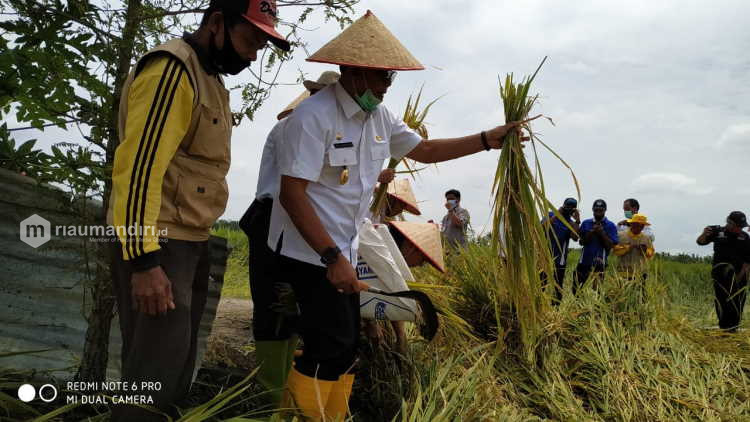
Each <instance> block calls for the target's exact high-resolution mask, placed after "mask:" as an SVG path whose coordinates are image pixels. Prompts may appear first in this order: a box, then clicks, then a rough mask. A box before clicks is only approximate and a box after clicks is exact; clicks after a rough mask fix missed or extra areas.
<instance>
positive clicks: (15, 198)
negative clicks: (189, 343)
mask: <svg viewBox="0 0 750 422" xmlns="http://www.w3.org/2000/svg"><path fill="white" fill-rule="evenodd" d="M68 202H69V198H68V197H67V196H66V195H65V193H63V192H61V191H59V190H56V189H54V188H50V187H44V186H39V185H37V184H36V182H34V181H33V180H32V179H30V178H27V177H24V176H21V175H18V174H15V173H12V172H9V171H6V170H3V169H0V216H1V218H0V352H7V351H30V350H42V349H53V350H54V351H53V352H46V353H39V354H34V355H20V356H15V357H11V358H4V359H2V360H0V366H3V367H9V368H16V369H33V370H40V371H59V373H57V374H56V375H59V376H63V377H64V376H66V375H68V374H72V373H73V372H75V369H76V367H77V365H78V362H79V361H80V358H81V356H82V352H83V344H84V338H85V332H86V328H87V323H86V321H85V319H84V317H83V301H84V289H83V286H84V283H85V281H86V279H87V278H86V274H87V273H86V264H85V259H84V252H83V251H84V249H83V247H82V240H81V239H80V238H75V237H62V236H54V233H53V235H52V238H51V240H50V241H49V242H47V243H45V244H43V245H41V246H39V247H38V248H33V247H31V246H29V245H27V244H26V243H24V242H22V241H21V240H20V237H19V236H20V223H21V221H23V220H24V219H26V218H27V217H29V216H31V215H32V214H37V215H39V216H41V217H43V218H45V219H47V220H49V221H50V225H51V226H52V227H56V226H71V225H80V224H85V225H91V221H90V220H89V221H87V222H83V221H82V220H83V219H82V218H81V217H80V216H78V215H76V214H75V213H74V212H72V211H71V210H70V207H69V206H68ZM95 207H100V205H98V204H93V203H92V211H93V212H98V210H96V208H95ZM210 242H211V250H212V266H211V283H210V285H209V298H208V301H207V304H206V312H205V314H204V318H203V320H202V321H201V337H200V346H201V347H200V351H199V353H200V355H201V356H202V354H203V350H205V342H206V339H207V338H208V334H209V333H210V328H211V325H212V324H213V319H214V316H215V313H216V308H217V306H218V301H219V297H220V294H221V286H222V284H223V275H224V271H225V265H226V258H227V255H228V250H227V242H226V240H225V239H222V238H217V237H212V238H211V241H210ZM111 334H112V335H111V338H110V348H109V351H110V358H109V369H108V377H109V378H110V379H117V378H119V363H120V347H121V346H120V344H121V343H120V338H119V335H120V332H119V325H118V322H117V320H116V319H115V320H114V321H113V326H112V330H111Z"/></svg>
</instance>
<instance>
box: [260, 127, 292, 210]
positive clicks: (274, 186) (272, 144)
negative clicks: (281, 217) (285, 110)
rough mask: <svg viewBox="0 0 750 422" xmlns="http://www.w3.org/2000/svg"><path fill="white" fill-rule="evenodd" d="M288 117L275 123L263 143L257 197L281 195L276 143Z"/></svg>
mask: <svg viewBox="0 0 750 422" xmlns="http://www.w3.org/2000/svg"><path fill="white" fill-rule="evenodd" d="M286 119H287V118H286V117H284V118H283V119H281V120H279V121H278V122H277V123H276V125H274V127H273V129H271V132H270V133H269V134H268V138H266V143H265V145H263V154H262V155H261V157H260V172H259V173H258V187H257V188H256V190H255V199H264V198H271V199H273V198H276V197H278V196H279V184H280V183H281V176H280V175H279V166H278V164H277V162H276V145H277V144H278V143H279V139H280V138H281V135H282V134H283V131H284V125H285V124H286Z"/></svg>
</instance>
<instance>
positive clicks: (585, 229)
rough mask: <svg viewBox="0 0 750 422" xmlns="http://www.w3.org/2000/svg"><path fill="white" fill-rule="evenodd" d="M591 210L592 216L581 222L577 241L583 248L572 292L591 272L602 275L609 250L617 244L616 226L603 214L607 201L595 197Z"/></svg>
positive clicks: (598, 275)
mask: <svg viewBox="0 0 750 422" xmlns="http://www.w3.org/2000/svg"><path fill="white" fill-rule="evenodd" d="M592 210H593V212H594V218H589V219H587V220H584V221H583V223H582V224H581V231H580V235H579V236H580V240H579V242H580V243H581V245H582V246H583V250H582V251H581V259H580V260H579V261H578V266H577V267H576V272H575V275H574V281H573V293H574V294H575V292H576V290H577V289H578V287H580V286H581V285H583V283H585V282H586V280H587V279H588V278H589V275H591V273H592V272H593V273H594V275H595V277H596V278H597V279H601V278H602V277H603V276H604V270H605V268H606V267H607V258H608V257H609V252H610V250H612V247H613V246H614V245H616V244H617V227H616V226H615V223H613V222H611V221H609V220H608V219H607V217H606V216H605V213H606V212H607V203H606V202H604V200H603V199H597V200H596V201H594V206H593V207H592Z"/></svg>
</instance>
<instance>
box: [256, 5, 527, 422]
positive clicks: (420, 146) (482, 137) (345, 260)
mask: <svg viewBox="0 0 750 422" xmlns="http://www.w3.org/2000/svg"><path fill="white" fill-rule="evenodd" d="M308 60H309V61H317V62H323V63H331V64H338V65H340V70H341V79H340V80H339V82H338V83H336V84H334V85H331V86H328V87H326V88H324V89H323V90H321V91H320V92H319V93H318V94H316V95H315V96H313V97H310V98H309V99H308V100H306V101H304V102H303V103H302V104H300V105H299V106H298V107H297V109H296V110H295V112H294V113H292V115H291V116H289V120H288V122H287V124H286V125H285V127H284V135H283V138H284V142H283V144H281V145H279V147H278V151H277V159H278V163H279V171H280V173H281V175H282V178H281V189H280V192H279V201H274V205H273V211H272V215H271V229H270V233H269V238H268V245H269V247H271V248H272V249H274V250H275V251H277V253H278V259H279V264H278V265H279V270H280V271H279V277H280V279H281V280H283V281H285V282H289V283H291V284H292V287H293V288H294V293H295V295H296V297H297V301H298V303H299V305H300V310H301V317H300V325H299V330H300V335H301V336H302V339H303V342H304V345H305V349H304V354H303V355H302V356H301V357H298V358H296V360H295V367H294V368H293V369H292V371H291V373H290V375H289V379H288V381H287V383H288V388H289V391H290V393H291V396H292V398H293V399H294V402H295V405H296V406H297V407H298V408H299V409H300V410H301V411H302V413H303V414H304V415H305V416H306V417H308V418H313V419H320V418H342V417H345V415H346V413H347V404H348V399H349V395H350V394H351V387H352V384H353V382H354V375H353V374H352V369H353V367H354V364H355V360H356V355H357V341H358V338H359V323H360V314H359V297H358V294H357V293H358V292H359V291H360V290H361V289H362V287H361V286H362V285H361V284H360V283H359V282H358V280H357V272H356V271H355V268H354V265H356V258H357V248H358V234H357V230H358V228H359V227H360V226H361V225H362V222H363V221H364V219H365V218H366V217H368V216H369V204H370V199H371V198H372V194H373V190H374V187H375V182H376V180H377V177H378V174H379V173H380V170H381V169H382V167H383V164H384V162H385V160H386V159H388V158H390V157H393V158H395V159H401V158H403V157H405V156H406V157H409V158H411V159H413V160H416V161H419V162H422V163H437V162H441V161H447V160H452V159H455V158H459V157H463V156H465V155H469V154H473V153H477V152H480V151H482V150H484V149H486V150H489V149H499V148H501V147H502V142H503V138H504V137H505V135H506V134H507V133H508V131H510V130H517V129H516V127H517V125H518V124H517V123H510V124H506V125H503V126H499V127H496V128H493V129H490V130H488V131H486V132H481V133H480V134H474V135H469V136H466V137H463V138H454V139H442V140H432V141H429V142H424V141H423V140H422V138H421V137H420V136H419V135H418V134H416V133H415V132H414V131H412V130H411V129H409V128H408V127H407V126H406V124H405V123H404V122H403V121H402V120H401V119H400V118H397V117H396V116H394V115H393V113H391V112H390V111H389V110H388V109H387V108H386V107H385V106H383V105H381V104H380V102H381V101H382V99H383V97H384V95H385V93H386V92H387V90H388V88H389V86H390V85H391V83H392V82H393V78H394V76H395V70H420V69H423V66H422V65H421V64H420V63H419V62H418V61H417V60H416V59H415V58H414V57H413V56H412V55H411V53H409V52H408V51H407V50H406V49H405V48H404V47H403V46H402V45H401V43H400V42H398V40H397V39H396V38H395V37H394V36H393V35H392V34H391V33H390V32H389V31H388V30H387V29H386V28H385V26H384V25H383V24H382V23H381V22H380V21H379V20H378V19H377V18H376V17H375V16H374V15H373V14H372V13H371V12H369V11H368V13H367V14H366V15H365V16H363V17H362V18H360V19H359V20H357V21H356V22H355V23H354V24H352V25H351V26H350V27H349V28H347V29H346V30H345V31H344V32H342V33H341V34H340V35H339V36H338V37H336V38H335V39H334V40H332V41H331V42H329V43H328V44H326V45H325V46H323V47H322V48H321V49H320V50H319V51H318V52H316V53H315V54H313V55H312V56H311V57H310V58H308Z"/></svg>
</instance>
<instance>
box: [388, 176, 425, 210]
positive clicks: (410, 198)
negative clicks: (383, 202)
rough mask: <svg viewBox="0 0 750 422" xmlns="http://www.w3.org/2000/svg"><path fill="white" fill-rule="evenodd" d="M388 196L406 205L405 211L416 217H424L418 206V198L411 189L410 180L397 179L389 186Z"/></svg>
mask: <svg viewBox="0 0 750 422" xmlns="http://www.w3.org/2000/svg"><path fill="white" fill-rule="evenodd" d="M388 196H389V197H391V198H393V199H395V200H397V201H400V202H401V203H403V204H404V209H405V210H406V211H409V212H410V213H412V214H414V215H422V212H420V211H419V207H418V206H417V197H416V196H414V191H413V190H412V189H411V183H409V179H396V180H394V181H393V182H391V183H389V184H388Z"/></svg>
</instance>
